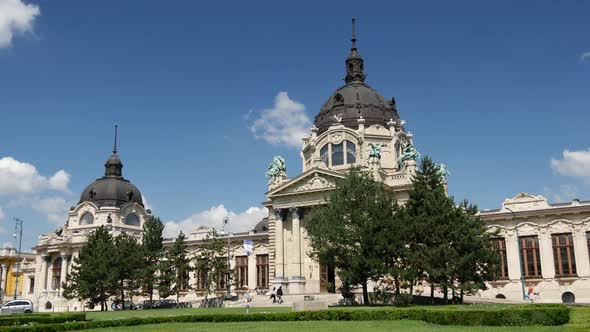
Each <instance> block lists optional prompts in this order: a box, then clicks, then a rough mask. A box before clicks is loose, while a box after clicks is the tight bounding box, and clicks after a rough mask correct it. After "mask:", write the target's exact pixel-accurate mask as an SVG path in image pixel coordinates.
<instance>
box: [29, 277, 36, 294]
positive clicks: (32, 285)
mask: <svg viewBox="0 0 590 332" xmlns="http://www.w3.org/2000/svg"><path fill="white" fill-rule="evenodd" d="M29 281H30V282H29V293H31V294H32V293H34V292H35V278H31V279H30V280H29Z"/></svg>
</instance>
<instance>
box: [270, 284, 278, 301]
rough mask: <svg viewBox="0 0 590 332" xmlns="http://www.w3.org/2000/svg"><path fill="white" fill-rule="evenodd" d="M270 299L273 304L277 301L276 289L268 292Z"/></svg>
mask: <svg viewBox="0 0 590 332" xmlns="http://www.w3.org/2000/svg"><path fill="white" fill-rule="evenodd" d="M270 299H271V300H272V303H273V304H274V303H275V302H276V301H277V288H276V287H273V288H272V291H270Z"/></svg>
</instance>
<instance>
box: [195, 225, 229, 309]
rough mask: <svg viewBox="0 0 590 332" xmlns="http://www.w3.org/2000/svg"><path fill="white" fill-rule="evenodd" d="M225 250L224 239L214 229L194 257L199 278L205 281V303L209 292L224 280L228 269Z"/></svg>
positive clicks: (212, 291)
mask: <svg viewBox="0 0 590 332" xmlns="http://www.w3.org/2000/svg"><path fill="white" fill-rule="evenodd" d="M224 251H225V247H224V243H223V241H222V240H221V239H220V238H219V237H218V236H217V232H216V231H215V230H212V231H211V232H210V233H209V234H207V237H206V238H205V240H204V241H203V244H202V245H201V247H200V248H199V251H198V252H197V254H196V255H195V257H194V260H195V270H196V272H197V273H198V274H199V275H200V276H199V278H198V279H200V280H202V281H203V282H204V285H203V288H204V289H205V301H204V303H205V305H207V298H208V297H209V294H212V293H214V291H215V288H216V287H217V286H218V283H219V282H220V280H223V277H224V273H225V270H226V260H225V258H224Z"/></svg>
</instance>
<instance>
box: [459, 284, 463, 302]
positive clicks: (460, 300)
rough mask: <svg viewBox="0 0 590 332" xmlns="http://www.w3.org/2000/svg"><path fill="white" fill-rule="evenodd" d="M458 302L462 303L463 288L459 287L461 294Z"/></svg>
mask: <svg viewBox="0 0 590 332" xmlns="http://www.w3.org/2000/svg"><path fill="white" fill-rule="evenodd" d="M459 302H460V303H461V304H463V288H461V295H460V299H459Z"/></svg>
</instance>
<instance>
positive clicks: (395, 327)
mask: <svg viewBox="0 0 590 332" xmlns="http://www.w3.org/2000/svg"><path fill="white" fill-rule="evenodd" d="M511 306H518V305H495V304H491V305H463V306H458V305H457V306H426V307H423V308H429V309H430V308H432V309H437V308H438V309H442V308H444V309H447V310H458V309H498V308H510V307H511ZM385 308H387V307H340V308H336V309H339V310H349V309H350V310H375V309H385ZM572 309H573V310H572V314H571V318H570V323H569V324H567V325H565V326H548V327H544V326H535V327H531V326H528V327H526V326H525V327H484V326H482V327H462V326H444V325H435V324H428V323H425V322H420V321H409V320H404V321H354V322H350V321H346V322H345V321H340V322H334V321H302V322H241V323H167V324H159V325H141V326H132V327H120V328H107V329H99V330H96V331H132V330H140V331H179V330H182V331H302V330H303V331H306V332H311V331H335V332H344V331H489V332H492V331H541V332H542V331H547V332H549V331H590V307H572ZM288 311H291V308H290V307H256V308H252V309H251V310H250V312H288ZM215 313H226V314H227V313H236V314H239V313H245V309H244V308H206V309H197V308H195V309H160V310H135V311H115V312H113V311H110V312H89V313H88V315H87V317H88V319H92V320H104V319H116V318H128V317H147V316H166V315H182V314H191V315H195V314H203V315H208V314H215Z"/></svg>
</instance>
